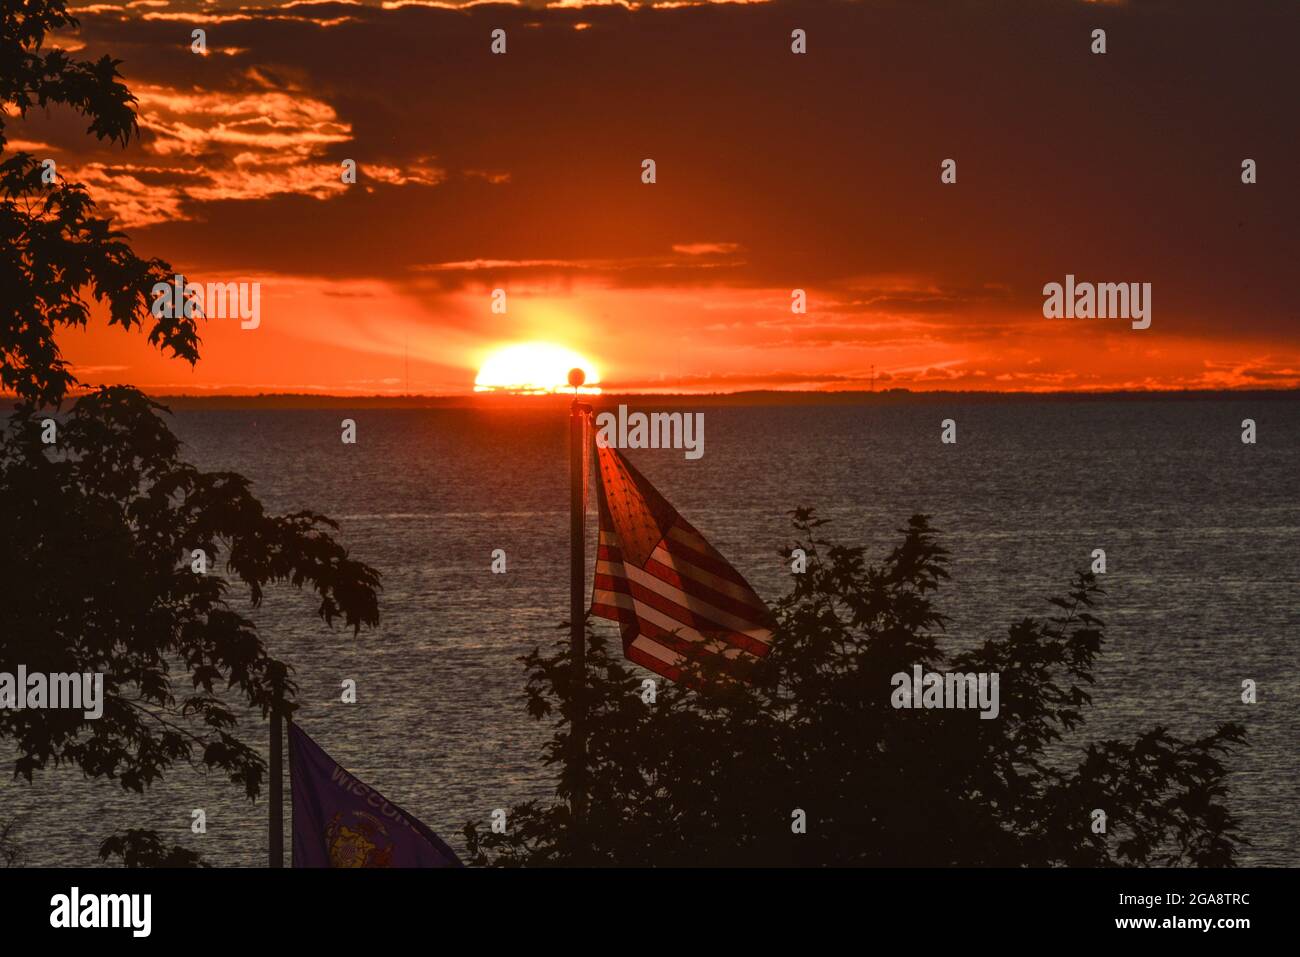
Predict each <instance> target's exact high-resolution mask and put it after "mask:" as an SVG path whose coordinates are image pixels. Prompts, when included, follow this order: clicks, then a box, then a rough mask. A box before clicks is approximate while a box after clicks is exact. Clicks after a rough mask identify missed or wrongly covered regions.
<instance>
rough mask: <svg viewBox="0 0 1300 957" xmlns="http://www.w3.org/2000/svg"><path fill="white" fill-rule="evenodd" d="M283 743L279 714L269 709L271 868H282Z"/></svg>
mask: <svg viewBox="0 0 1300 957" xmlns="http://www.w3.org/2000/svg"><path fill="white" fill-rule="evenodd" d="M283 747H284V742H283V735H282V734H281V729H280V712H279V711H277V710H276V709H275V707H274V706H272V708H271V767H270V776H271V791H270V798H271V800H270V805H271V809H270V821H269V822H268V826H269V829H270V840H269V841H268V842H267V843H268V844H269V845H270V855H271V866H272V867H284V752H283Z"/></svg>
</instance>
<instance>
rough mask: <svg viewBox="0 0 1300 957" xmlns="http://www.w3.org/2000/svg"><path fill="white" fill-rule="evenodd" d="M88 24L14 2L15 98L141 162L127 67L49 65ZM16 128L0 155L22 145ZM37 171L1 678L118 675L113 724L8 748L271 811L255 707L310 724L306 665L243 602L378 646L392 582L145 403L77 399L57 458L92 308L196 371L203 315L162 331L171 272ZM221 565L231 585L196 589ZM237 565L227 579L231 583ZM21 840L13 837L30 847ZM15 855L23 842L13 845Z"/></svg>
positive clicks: (130, 846) (15, 183)
mask: <svg viewBox="0 0 1300 957" xmlns="http://www.w3.org/2000/svg"><path fill="white" fill-rule="evenodd" d="M75 25H76V21H75V20H74V19H73V18H71V17H70V16H69V15H68V13H67V10H66V4H65V3H64V2H63V0H28V2H24V3H22V4H16V5H15V4H6V5H5V6H4V8H3V12H2V13H0V99H2V100H3V104H2V105H4V106H5V107H8V108H9V109H10V111H11V112H16V113H18V114H19V115H25V114H26V112H27V110H28V109H29V108H30V107H31V106H33V105H37V106H42V107H44V106H47V105H58V104H61V105H65V106H69V107H71V108H73V109H75V110H77V111H78V112H80V113H81V114H83V115H84V116H85V117H86V118H87V119H88V120H89V128H88V132H90V133H93V134H94V135H95V136H97V137H99V138H100V139H107V140H110V141H118V142H121V143H122V144H126V143H127V142H128V141H129V139H130V137H131V136H132V135H134V134H136V133H137V128H136V120H135V113H134V110H133V107H132V104H133V103H134V97H132V96H131V94H130V93H129V91H128V90H127V89H126V87H125V86H124V85H123V84H122V83H121V82H120V81H119V74H118V72H117V65H118V61H115V60H112V59H110V58H109V57H107V56H105V57H103V58H102V59H100V60H98V61H97V62H94V63H87V62H79V61H76V60H73V59H71V58H69V57H68V55H67V54H66V53H64V52H63V51H60V50H50V51H43V50H42V46H43V41H44V39H45V36H46V34H47V32H49V31H51V30H55V29H59V28H62V27H67V26H75ZM4 117H5V113H4V112H0V150H3V149H4V147H5V145H6V143H7V139H6V136H5V128H4ZM41 172H42V167H41V165H40V164H39V163H38V162H37V160H36V159H35V158H34V157H33V156H31V155H30V154H28V153H23V152H19V153H16V154H14V155H12V156H8V157H6V158H5V159H4V162H3V163H0V289H3V290H4V302H3V313H2V318H0V385H3V387H4V388H6V389H8V390H10V391H11V392H12V393H13V394H14V395H15V396H16V397H17V404H16V406H15V409H14V412H13V414H12V415H11V416H10V417H9V419H8V421H7V423H5V426H4V429H3V432H0V515H3V516H4V521H3V522H2V523H0V582H3V584H4V592H5V600H4V601H3V602H0V671H6V672H10V673H13V672H14V671H15V669H16V667H17V665H19V664H23V665H25V666H26V667H27V668H28V670H29V671H30V672H63V673H102V674H103V675H104V709H103V715H102V717H100V718H99V719H97V720H94V719H87V718H85V717H84V716H83V713H82V712H81V711H74V710H55V709H25V710H20V711H15V710H9V709H4V710H0V739H12V740H13V741H14V742H15V744H16V745H17V748H18V752H19V754H18V757H17V759H16V761H15V765H14V775H15V777H22V778H25V779H27V780H28V781H31V780H32V778H33V775H34V774H35V773H37V772H38V771H40V770H42V769H44V768H46V767H48V766H50V765H51V764H54V765H58V764H62V763H70V764H73V765H75V766H78V767H80V768H81V769H82V771H84V772H85V773H86V774H87V775H88V776H91V777H107V778H111V779H114V780H117V781H118V782H120V783H121V785H122V787H123V788H126V789H128V790H130V791H135V792H142V791H144V790H145V789H146V788H147V787H148V786H149V785H151V784H152V783H154V782H156V781H157V780H158V779H159V778H160V777H161V776H162V775H163V774H164V773H165V772H166V771H167V770H168V769H169V768H170V767H172V766H173V765H174V764H176V763H177V762H187V763H191V764H193V765H195V766H197V767H199V768H201V769H204V770H205V771H215V772H218V773H221V774H224V775H225V776H226V777H228V778H229V779H230V780H231V781H233V782H235V783H237V784H239V785H240V786H241V787H243V789H244V791H245V793H246V794H247V795H248V796H249V797H250V798H251V797H255V796H256V795H257V794H258V793H259V789H260V786H261V782H262V779H263V777H264V775H265V771H266V768H265V762H264V761H263V759H262V758H261V756H260V755H259V754H258V753H257V752H256V751H255V750H253V749H251V748H249V747H248V746H246V745H245V744H243V743H242V742H241V741H240V740H239V739H238V738H237V737H236V736H235V734H234V733H233V729H234V728H235V727H236V726H237V724H238V719H237V715H236V713H235V710H234V706H233V704H232V702H231V701H230V700H228V699H229V697H230V695H229V694H227V692H231V693H233V695H234V696H235V699H236V702H237V703H239V704H242V705H245V706H248V707H251V708H255V709H260V711H261V712H262V714H263V716H266V715H268V714H270V713H271V711H272V710H276V711H278V712H279V713H282V714H289V713H291V712H292V711H293V709H294V707H295V706H294V704H293V696H294V692H295V686H294V683H293V680H292V677H291V671H292V669H291V668H290V666H289V665H287V664H286V663H285V662H283V661H281V660H279V659H277V658H275V657H273V656H272V655H271V654H270V653H269V651H268V649H267V647H266V644H265V642H264V641H263V639H262V636H261V634H260V633H259V632H258V630H257V627H256V625H255V624H254V623H253V622H252V621H251V620H249V619H248V618H246V617H244V616H243V615H240V614H239V613H237V612H236V611H234V610H232V608H231V607H230V605H229V604H228V602H227V594H228V592H229V590H230V589H231V587H232V586H235V587H239V588H241V589H243V590H246V591H247V593H248V595H249V597H250V599H251V602H252V604H253V605H255V606H256V605H258V604H260V603H261V602H262V599H263V596H264V593H265V590H266V588H267V586H268V585H271V584H273V583H279V582H287V583H290V584H292V585H294V586H296V587H298V588H304V587H309V588H311V589H313V590H314V591H315V593H316V594H317V596H318V597H319V606H318V612H319V614H320V617H321V618H322V619H323V620H324V621H325V622H326V623H328V624H333V623H334V622H335V621H336V620H338V619H341V620H342V621H343V622H344V623H345V624H346V625H347V626H349V627H351V628H352V629H353V630H354V632H357V631H359V630H360V629H361V627H363V626H373V625H374V624H376V623H377V621H378V601H377V591H378V589H379V575H378V573H377V572H376V571H375V570H374V569H372V568H370V567H369V566H367V565H365V564H363V563H361V562H357V561H355V560H353V559H350V558H349V557H348V554H347V552H346V550H345V549H344V548H343V547H342V546H341V545H340V544H339V543H338V542H337V541H335V539H334V538H333V537H332V534H331V533H332V531H333V530H334V529H335V528H336V526H335V524H334V523H333V522H331V521H330V520H329V519H328V518H326V517H324V516H322V515H319V514H316V513H315V512H311V511H300V512H295V513H293V514H290V515H271V514H268V513H267V512H266V510H265V509H264V508H263V506H262V504H261V503H260V502H259V501H258V500H257V498H256V497H255V496H254V495H253V494H252V492H251V491H250V488H249V482H248V480H247V479H245V478H243V477H242V476H240V475H237V474H235V473H232V472H212V473H208V472H202V471H199V470H198V469H196V468H194V467H192V466H190V465H188V464H186V463H185V462H183V461H182V460H181V458H180V443H179V441H178V440H177V439H176V437H175V436H174V435H173V434H172V433H171V431H170V430H169V429H168V426H167V423H166V421H165V420H164V419H163V418H162V415H161V414H160V413H165V412H166V411H167V410H166V409H164V408H163V407H162V406H160V405H158V404H157V403H155V402H153V401H151V400H150V399H148V398H147V397H146V396H145V395H143V394H142V393H140V392H139V391H137V390H135V389H133V388H130V387H126V386H114V387H104V388H98V389H95V390H92V391H89V392H88V393H87V394H84V395H82V396H81V397H80V398H79V399H77V400H76V402H75V405H74V406H73V407H72V409H71V411H70V413H67V414H65V415H64V416H63V417H62V420H61V421H59V422H58V425H57V432H56V433H55V434H56V436H57V441H55V442H54V443H53V444H47V443H46V442H45V441H43V439H44V437H45V434H46V426H45V419H46V418H49V417H50V415H49V414H45V413H42V412H41V410H42V409H43V408H51V407H53V408H58V407H61V406H62V404H63V402H64V401H65V400H66V399H68V398H69V395H70V393H71V391H72V390H73V389H74V388H75V387H76V386H77V385H78V383H77V381H76V379H75V377H74V376H73V374H72V373H71V372H70V370H69V369H68V367H67V364H66V363H65V362H64V360H63V358H62V355H61V353H60V350H59V347H58V343H57V341H56V334H57V332H58V330H59V329H60V328H61V327H77V326H84V325H85V324H86V323H87V321H88V319H89V316H90V304H89V301H88V298H87V297H90V298H92V299H96V300H99V301H101V302H103V303H104V304H106V306H107V308H108V312H109V321H110V323H112V324H116V325H120V326H122V327H123V328H124V329H126V330H132V329H140V330H146V329H147V335H148V337H149V340H150V341H151V342H152V343H154V344H155V345H157V346H158V347H159V348H161V349H164V350H166V351H168V352H170V353H171V354H174V355H175V356H177V357H179V358H181V359H183V360H185V361H188V362H190V363H191V364H192V363H194V362H195V361H197V359H198V347H199V337H198V333H197V329H196V326H195V322H194V320H193V319H192V318H189V317H186V316H183V315H177V316H176V317H175V318H154V317H152V316H151V313H150V310H149V304H150V293H151V290H152V287H153V284H154V283H155V282H159V281H166V280H168V279H169V278H170V277H171V275H172V268H171V266H169V265H168V264H167V263H165V262H163V261H161V260H158V259H149V260H145V259H141V258H139V257H137V256H136V255H135V253H134V252H133V251H132V249H131V247H130V245H129V244H128V243H127V242H126V240H125V238H124V237H123V236H122V234H120V233H117V232H114V231H113V230H112V229H111V228H110V224H109V221H108V220H107V219H103V218H99V217H96V216H95V215H94V213H95V207H94V203H93V202H91V200H90V198H89V196H88V194H87V192H86V190H85V189H84V188H83V187H82V186H80V185H78V184H76V183H69V182H66V181H64V180H61V179H60V180H59V181H57V182H56V183H53V184H46V183H44V182H43V181H42V177H41ZM196 549H201V550H202V551H203V552H204V553H205V555H206V560H207V562H208V563H210V570H208V571H207V573H206V574H201V573H196V571H195V570H194V568H193V566H192V564H191V560H190V557H191V556H192V555H193V553H194V550H196ZM223 558H224V560H225V568H226V570H227V571H228V573H229V574H230V580H229V581H228V580H227V579H226V578H225V577H223V576H222V575H221V574H220V573H219V570H218V569H219V565H218V562H219V560H220V559H223ZM10 840H11V839H10ZM5 845H6V847H7V846H8V841H6V842H5ZM101 855H102V856H104V857H105V858H108V857H110V856H115V857H120V858H122V860H123V861H124V863H126V864H127V865H128V866H138V865H146V864H163V865H168V866H180V865H184V864H193V863H197V857H196V856H195V855H193V853H192V852H189V851H186V850H184V849H183V848H179V847H170V848H169V847H168V846H167V845H166V844H165V843H164V841H163V840H162V838H161V837H159V836H158V835H157V834H155V833H153V832H151V831H143V830H129V831H126V832H124V833H122V834H117V835H112V836H110V837H109V838H107V839H106V840H105V841H104V844H103V845H102V847H101Z"/></svg>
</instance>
